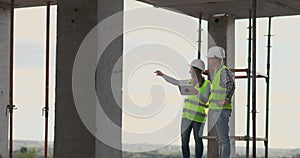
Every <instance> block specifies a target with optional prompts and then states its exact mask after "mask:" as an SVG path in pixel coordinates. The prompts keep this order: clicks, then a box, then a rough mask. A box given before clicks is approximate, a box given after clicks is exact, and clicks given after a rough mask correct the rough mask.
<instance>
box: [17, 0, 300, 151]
mask: <svg viewBox="0 0 300 158" xmlns="http://www.w3.org/2000/svg"><path fill="white" fill-rule="evenodd" d="M141 7H147V8H150V10H152V11H154V12H157V13H159V14H167V16H172V17H174V16H176V17H178V19H187V20H186V23H184V22H182V23H180V24H178V25H180V27H179V29H182V28H183V30H181V31H184V35H186V36H188V39H190V40H191V41H187V40H186V39H183V38H182V37H181V36H180V35H178V34H176V33H175V34H174V33H170V32H168V30H167V31H166V30H164V29H151V28H150V29H147V28H146V29H140V30H133V31H131V32H128V33H126V34H125V41H124V72H123V75H124V78H123V88H124V94H123V97H124V98H123V107H124V114H123V127H124V129H125V130H128V131H135V132H141V133H143V132H145V131H151V130H154V129H161V128H162V127H165V126H166V125H168V124H169V123H170V121H171V120H174V118H176V117H178V116H176V114H177V113H176V112H178V111H180V110H181V108H182V100H183V99H184V98H183V97H181V96H180V95H179V92H178V89H177V88H176V87H174V86H172V85H169V84H167V83H166V82H164V80H163V79H161V78H158V77H156V76H154V74H153V70H156V69H161V70H163V71H164V72H166V73H167V74H169V75H171V76H173V77H177V78H179V79H186V78H187V77H189V74H188V71H187V70H188V66H182V65H186V64H188V63H189V62H190V61H192V60H193V59H194V58H196V51H197V43H196V41H197V36H198V35H197V29H198V25H197V19H194V18H191V17H188V16H185V15H180V14H179V13H173V12H171V11H165V10H163V9H160V8H153V7H152V6H149V5H145V4H142V3H140V2H136V1H134V0H126V1H125V10H126V11H129V10H132V9H134V8H141ZM51 11H52V14H51V69H50V71H51V74H50V75H51V79H50V81H51V83H50V87H51V88H50V90H51V93H50V94H51V96H50V100H51V104H50V107H51V108H50V127H52V128H50V130H49V136H50V140H53V138H54V130H53V129H54V87H55V51H56V50H55V48H56V45H55V42H56V34H55V32H56V7H55V6H53V7H52V9H51ZM138 16H143V14H141V15H138ZM160 18H161V19H160ZM125 19H126V17H125ZM158 19H159V20H162V21H167V20H166V19H163V17H158ZM15 20H16V25H15V39H16V41H15V42H16V43H15V48H16V51H15V79H14V84H15V93H14V95H15V104H16V105H17V107H18V110H17V111H16V112H15V115H14V117H15V124H14V129H15V132H14V137H15V139H19V140H20V139H21V140H43V137H44V134H43V132H44V125H43V123H44V120H43V119H44V118H43V117H42V107H43V106H44V84H45V83H44V73H45V72H44V69H45V67H44V65H45V62H44V59H45V58H44V54H45V53H44V52H45V7H35V8H27V9H17V10H16V19H15ZM128 20H129V21H128V22H126V20H125V23H127V24H128V25H130V22H132V21H130V17H128ZM168 20H172V19H168ZM173 22H174V21H173ZM189 22H191V23H189ZM166 23H167V22H166ZM170 23H172V22H171V21H170ZM235 24H236V28H235V38H236V41H235V42H236V43H235V50H236V59H235V62H236V65H235V66H236V68H246V67H247V50H248V47H247V36H248V32H247V29H246V28H247V27H248V26H247V25H248V21H247V20H237V21H236V23H235ZM267 24H268V19H266V18H261V19H259V20H258V34H257V35H258V36H257V37H258V49H257V58H258V63H257V67H258V71H259V72H262V73H266V69H265V68H266V52H267V51H266V44H267V38H266V37H265V35H266V34H267ZM299 26H300V16H291V17H276V18H273V25H272V34H273V35H274V36H273V37H272V55H271V89H270V90H271V94H270V106H271V107H270V135H269V136H270V147H271V148H300V141H299V138H298V137H297V135H298V133H299V132H300V127H299V123H298V122H299V119H300V115H299V111H300V106H299V103H298V102H297V97H298V95H299V91H298V88H299V85H298V84H297V80H298V74H297V73H296V72H297V68H298V67H300V65H299V62H298V59H299V57H300V54H299V48H298V47H297V46H298V45H299V41H300V30H299ZM125 27H126V26H125ZM202 28H203V29H204V34H203V35H202V36H203V41H204V42H203V46H202V51H203V56H205V53H206V51H207V47H206V42H205V41H206V40H207V38H206V37H205V36H206V35H207V34H205V30H207V23H206V22H205V21H204V22H203V25H202ZM162 43H163V44H162ZM149 50H150V51H149ZM151 51H152V52H151ZM169 55H174V56H172V57H170V56H169ZM140 56H141V57H142V58H138V57H140ZM148 58H150V59H151V61H152V62H147V61H145V60H144V59H148ZM140 59H143V60H140ZM168 59H171V60H168ZM174 59H182V60H180V62H176V60H174ZM172 60H173V62H170V61H172ZM203 60H204V61H205V62H206V59H205V58H203ZM134 61H136V62H134ZM174 61H175V62H174ZM139 62H142V63H143V65H142V66H140V67H137V66H139V64H140V63H139ZM168 64H169V65H168ZM170 65H171V66H170ZM236 85H237V89H236V93H235V94H236V96H235V98H236V108H235V109H236V135H241V136H242V135H245V127H246V124H245V123H246V120H245V118H246V117H245V114H246V111H245V110H246V99H245V96H246V87H247V85H246V80H237V81H236ZM162 88H163V91H164V92H165V94H166V95H165V96H164V97H163V98H161V96H157V95H156V93H153V91H154V92H157V91H161V90H162ZM28 90H30V91H29V92H28ZM264 95H265V81H264V80H263V79H259V80H258V85H257V98H258V99H257V107H258V112H259V113H258V114H257V120H258V121H257V122H258V123H257V124H258V125H257V128H258V129H257V133H258V136H259V137H263V135H264V117H265V99H264ZM158 99H163V101H164V106H163V107H159V110H158V111H155V112H156V113H155V115H152V116H153V117H147V118H140V117H132V115H129V113H130V111H129V112H128V111H126V110H130V108H129V107H130V104H131V103H132V102H133V103H134V104H136V105H139V106H140V107H147V106H149V105H152V102H155V101H157V100H158ZM126 112H128V113H126ZM174 125H178V126H177V127H176V126H174V129H177V130H178V129H179V122H175V124H174ZM175 133H176V131H175ZM166 135H168V134H167V133H166ZM132 139H133V138H130V137H126V135H124V138H123V141H124V142H131V141H132V142H134V141H133V140H132ZM142 141H143V140H141V142H142ZM144 141H146V142H148V143H150V144H151V143H154V144H155V143H159V140H155V139H144ZM173 143H174V144H179V140H178V139H175V140H174V141H173ZM237 145H239V146H243V145H245V143H237ZM258 146H260V147H263V143H258Z"/></svg>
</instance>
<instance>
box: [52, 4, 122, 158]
mask: <svg viewBox="0 0 300 158" xmlns="http://www.w3.org/2000/svg"><path fill="white" fill-rule="evenodd" d="M57 8H58V17H57V19H58V22H57V23H58V27H57V31H58V35H57V36H58V37H57V57H56V58H57V63H56V65H57V67H56V69H57V70H56V103H55V106H56V112H55V140H54V141H55V142H54V157H55V158H83V157H88V158H94V157H97V158H107V157H114V158H118V157H119V158H120V157H121V156H122V153H121V151H120V150H117V149H115V148H113V147H110V146H107V145H105V144H104V143H102V142H100V141H99V140H97V139H96V138H95V137H94V136H93V135H92V134H91V133H90V131H88V129H87V128H86V127H85V125H84V124H83V123H82V120H81V119H80V117H79V115H78V112H77V111H76V107H75V103H74V98H73V94H72V70H73V64H74V60H75V57H76V54H77V51H78V49H79V46H80V45H81V43H82V42H83V39H84V38H85V37H86V35H87V34H88V33H89V32H90V31H91V30H92V29H93V28H94V27H95V26H96V25H97V23H98V22H100V21H101V20H103V19H105V18H106V17H108V16H110V15H111V14H113V13H115V12H118V11H122V10H123V0H73V1H70V0H60V1H58V7H57ZM118 27H120V28H123V19H120V26H118ZM108 29H110V28H108ZM101 38H105V37H101ZM97 41H98V42H101V39H100V40H99V39H98V40H97ZM122 43H123V37H119V38H118V39H116V40H115V41H114V42H113V43H112V44H111V45H110V46H109V48H107V49H106V52H108V53H104V54H106V55H105V56H104V57H103V59H102V58H101V60H100V61H99V65H98V66H97V73H96V74H95V76H96V81H95V82H96V90H97V93H98V97H99V98H100V100H101V98H105V103H101V105H102V106H104V107H103V109H104V110H105V112H106V113H107V114H108V116H109V117H110V118H111V120H113V121H114V122H115V123H116V124H118V125H119V126H120V127H121V123H122V117H121V116H122V112H121V109H120V108H118V107H117V105H116V103H115V100H114V99H113V96H112V93H111V89H110V85H111V82H110V81H111V74H112V73H113V72H112V70H113V67H114V65H115V62H116V60H117V59H118V58H119V57H121V56H122V51H123V47H122V46H123V44H122ZM95 55H96V54H95ZM86 64H90V63H88V62H87V63H86ZM119 70H120V71H119V73H120V74H122V65H121V66H120V69H119ZM121 83H122V75H119V77H118V80H117V84H119V87H120V90H119V93H120V94H119V95H120V96H121ZM94 108H95V107H94V106H93V105H86V109H87V110H88V111H89V112H90V115H92V116H95V117H94V118H96V110H95V109H94ZM104 128H105V127H104ZM111 137H113V138H117V140H118V141H119V143H120V146H121V130H120V131H114V132H112V134H111Z"/></svg>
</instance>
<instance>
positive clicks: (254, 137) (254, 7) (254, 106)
mask: <svg viewBox="0 0 300 158" xmlns="http://www.w3.org/2000/svg"><path fill="white" fill-rule="evenodd" d="M256 9H257V0H252V18H253V41H252V52H253V53H252V60H253V62H252V76H253V78H252V132H253V147H252V150H253V151H252V152H253V155H252V156H253V158H256Z"/></svg>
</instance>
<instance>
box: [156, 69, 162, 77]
mask: <svg viewBox="0 0 300 158" xmlns="http://www.w3.org/2000/svg"><path fill="white" fill-rule="evenodd" d="M154 73H156V76H163V75H164V74H163V73H162V72H161V71H159V70H156V71H155V72H154Z"/></svg>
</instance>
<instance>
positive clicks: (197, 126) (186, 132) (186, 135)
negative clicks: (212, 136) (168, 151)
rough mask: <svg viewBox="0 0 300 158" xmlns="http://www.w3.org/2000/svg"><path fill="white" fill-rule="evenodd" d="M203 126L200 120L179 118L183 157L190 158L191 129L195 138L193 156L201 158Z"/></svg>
mask: <svg viewBox="0 0 300 158" xmlns="http://www.w3.org/2000/svg"><path fill="white" fill-rule="evenodd" d="M203 128H204V124H203V123H200V122H195V121H191V120H188V119H185V118H183V119H182V120H181V150H182V156H183V158H190V148H189V142H190V135H191V132H192V129H193V134H194V139H195V144H196V146H195V158H201V157H202V154H203V141H202V135H203Z"/></svg>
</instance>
